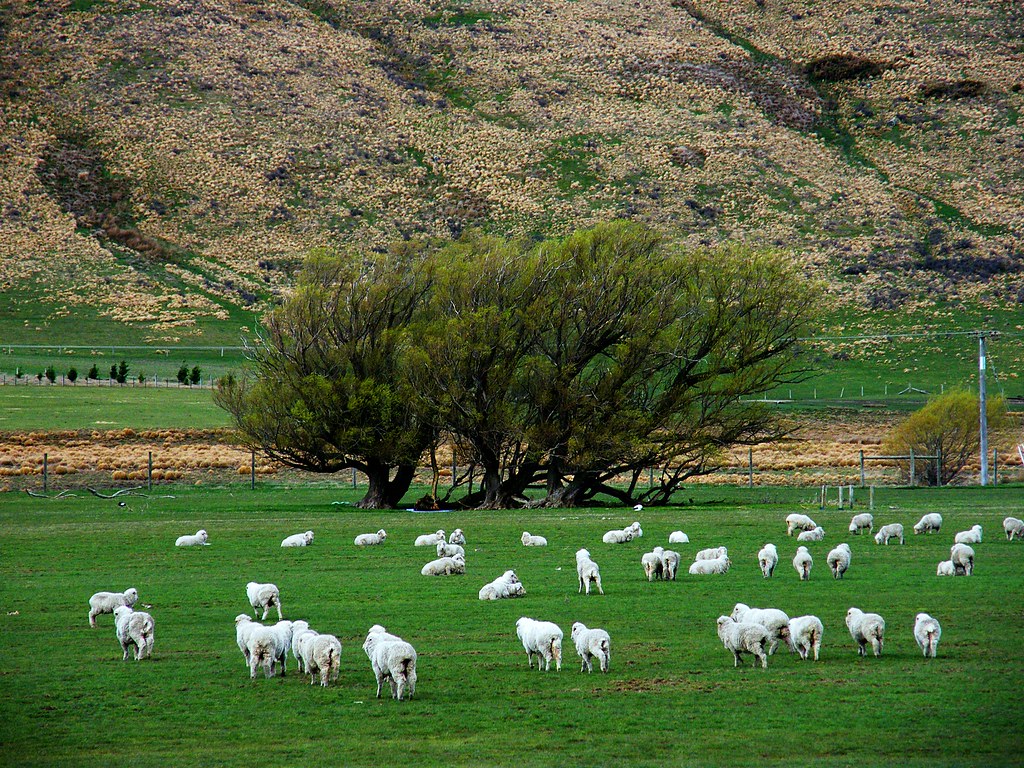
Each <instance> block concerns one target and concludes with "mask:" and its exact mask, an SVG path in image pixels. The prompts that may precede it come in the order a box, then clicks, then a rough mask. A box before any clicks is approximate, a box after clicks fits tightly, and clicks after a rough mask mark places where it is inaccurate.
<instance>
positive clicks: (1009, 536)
mask: <svg viewBox="0 0 1024 768" xmlns="http://www.w3.org/2000/svg"><path fill="white" fill-rule="evenodd" d="M1003 532H1004V533H1005V534H1006V540H1007V541H1013V538H1014V536H1016V537H1017V538H1018V539H1024V520H1021V519H1020V518H1017V517H1007V518H1005V519H1004V520H1003Z"/></svg>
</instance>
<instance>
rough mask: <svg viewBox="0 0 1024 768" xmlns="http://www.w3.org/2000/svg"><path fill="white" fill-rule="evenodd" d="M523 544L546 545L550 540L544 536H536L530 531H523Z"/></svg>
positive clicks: (529, 545)
mask: <svg viewBox="0 0 1024 768" xmlns="http://www.w3.org/2000/svg"><path fill="white" fill-rule="evenodd" d="M522 541H523V546H524V547H546V546H547V545H548V540H547V539H545V538H544V537H543V536H534V535H532V534H531V533H530V532H529V531H523V537H522Z"/></svg>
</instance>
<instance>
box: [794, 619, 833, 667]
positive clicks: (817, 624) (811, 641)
mask: <svg viewBox="0 0 1024 768" xmlns="http://www.w3.org/2000/svg"><path fill="white" fill-rule="evenodd" d="M824 632H825V627H824V626H823V625H822V623H821V619H819V618H818V617H817V616H797V617H796V618H795V619H790V620H789V647H790V648H792V649H793V650H794V651H796V652H797V653H799V654H800V658H801V659H803V660H805V661H806V659H807V654H808V653H810V652H811V651H812V650H813V651H814V660H815V661H817V660H818V651H819V650H821V636H822V635H823V634H824Z"/></svg>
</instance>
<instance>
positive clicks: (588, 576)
mask: <svg viewBox="0 0 1024 768" xmlns="http://www.w3.org/2000/svg"><path fill="white" fill-rule="evenodd" d="M576 575H577V576H578V577H579V582H580V588H579V590H577V594H579V593H580V592H582V591H583V587H584V586H586V588H587V594H588V595H589V594H590V583H591V582H594V584H596V585H597V591H598V592H600V593H601V594H602V595H603V594H604V589H602V588H601V569H600V568H598V567H597V563H595V562H594V561H593V560H591V559H590V552H589V551H587V550H585V549H580V550H577V552H576Z"/></svg>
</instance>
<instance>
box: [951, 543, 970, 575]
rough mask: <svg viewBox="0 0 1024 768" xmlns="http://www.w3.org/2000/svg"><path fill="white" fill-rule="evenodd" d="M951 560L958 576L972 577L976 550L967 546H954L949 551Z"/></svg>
mask: <svg viewBox="0 0 1024 768" xmlns="http://www.w3.org/2000/svg"><path fill="white" fill-rule="evenodd" d="M949 559H950V560H951V561H952V562H953V568H954V570H955V571H956V575H957V576H970V575H971V574H972V573H974V548H973V547H969V546H967V545H966V544H954V545H953V546H952V547H951V548H950V550H949Z"/></svg>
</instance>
